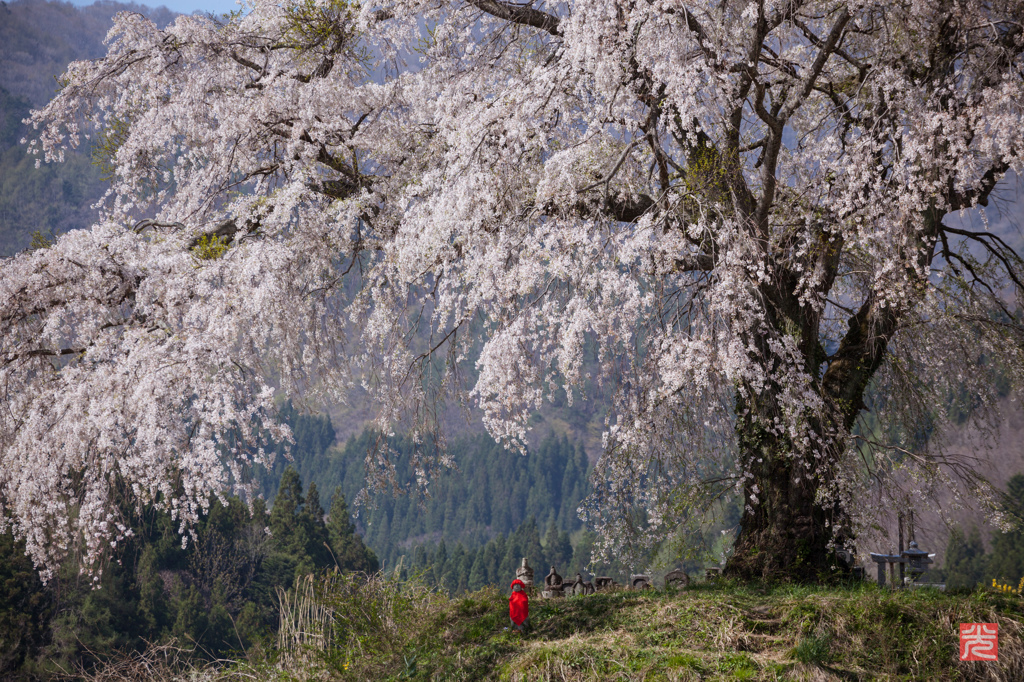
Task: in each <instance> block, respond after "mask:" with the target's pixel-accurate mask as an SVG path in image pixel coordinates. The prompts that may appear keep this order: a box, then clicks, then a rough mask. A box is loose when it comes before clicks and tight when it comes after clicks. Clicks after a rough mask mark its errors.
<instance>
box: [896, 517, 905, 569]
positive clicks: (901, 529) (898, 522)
mask: <svg viewBox="0 0 1024 682" xmlns="http://www.w3.org/2000/svg"><path fill="white" fill-rule="evenodd" d="M896 519H897V521H896V524H897V525H898V526H899V542H900V546H899V550H897V552H896V554H897V555H898V556H903V549H904V548H903V512H897V514H896ZM902 586H903V562H900V583H899V587H902Z"/></svg>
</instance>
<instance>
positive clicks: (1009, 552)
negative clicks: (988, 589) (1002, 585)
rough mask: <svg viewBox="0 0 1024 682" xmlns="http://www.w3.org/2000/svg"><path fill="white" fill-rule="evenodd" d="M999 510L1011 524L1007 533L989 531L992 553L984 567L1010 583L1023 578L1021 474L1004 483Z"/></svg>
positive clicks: (1023, 480) (1023, 496)
mask: <svg viewBox="0 0 1024 682" xmlns="http://www.w3.org/2000/svg"><path fill="white" fill-rule="evenodd" d="M1006 493H1007V494H1006V497H1005V498H1004V502H1003V511H1004V512H1005V513H1006V515H1007V517H1009V519H1010V521H1011V522H1012V523H1013V524H1014V528H1013V529H1012V530H1010V531H1009V532H1008V533H1000V532H998V531H996V532H994V533H993V534H992V555H991V557H990V558H989V564H988V570H989V574H990V576H991V577H992V578H995V579H997V580H1000V581H1004V582H1006V583H1010V584H1011V585H1013V586H1014V587H1016V586H1017V584H1018V582H1019V581H1020V579H1021V578H1024V474H1016V475H1015V476H1013V477H1012V478H1010V480H1009V481H1008V482H1007V484H1006Z"/></svg>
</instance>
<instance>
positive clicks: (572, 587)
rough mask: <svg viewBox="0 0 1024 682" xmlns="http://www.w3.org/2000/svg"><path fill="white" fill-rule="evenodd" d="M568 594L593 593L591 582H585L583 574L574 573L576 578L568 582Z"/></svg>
mask: <svg viewBox="0 0 1024 682" xmlns="http://www.w3.org/2000/svg"><path fill="white" fill-rule="evenodd" d="M566 591H568V593H569V594H571V595H574V596H577V595H583V594H594V585H593V583H589V582H585V581H584V580H583V576H582V575H580V574H579V573H577V574H576V579H575V580H573V581H572V582H571V583H569V587H568V588H567V590H566Z"/></svg>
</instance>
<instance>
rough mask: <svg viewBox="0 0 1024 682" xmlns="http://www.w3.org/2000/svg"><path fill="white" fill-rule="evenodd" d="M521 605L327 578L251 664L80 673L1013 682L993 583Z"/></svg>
mask: <svg viewBox="0 0 1024 682" xmlns="http://www.w3.org/2000/svg"><path fill="white" fill-rule="evenodd" d="M307 602H308V603H307ZM530 610H531V614H530V620H531V623H532V627H531V629H530V630H529V631H528V632H527V633H526V634H525V635H520V634H518V633H516V632H514V631H510V630H509V629H508V628H507V622H508V615H507V613H508V604H507V594H505V593H504V592H503V591H499V590H495V589H488V590H482V591H481V592H478V593H475V594H473V595H470V596H468V597H466V598H463V599H456V600H452V599H448V598H447V597H445V596H443V595H440V594H438V593H437V592H435V591H431V590H428V589H425V588H423V587H422V586H420V585H416V584H414V583H412V584H410V583H402V582H398V581H396V580H394V579H392V578H389V577H387V576H383V575H377V576H370V577H368V578H367V577H365V576H363V577H358V576H342V575H338V574H334V575H329V576H325V577H323V578H322V579H320V580H318V581H313V582H309V583H308V584H305V585H303V584H301V583H300V585H299V588H298V589H296V590H295V591H294V592H293V593H292V594H290V595H288V596H287V597H285V598H282V623H287V625H285V626H283V628H282V629H283V630H285V635H283V636H282V637H283V638H282V639H281V650H280V651H279V652H278V653H277V654H275V655H272V656H268V657H265V659H264V661H263V662H262V663H261V664H259V665H255V664H250V663H246V664H236V665H234V666H228V667H225V666H223V665H219V666H218V665H206V666H205V667H203V666H197V667H192V668H189V666H190V665H192V664H191V663H189V662H188V661H187V660H184V659H182V660H179V659H176V658H175V656H174V655H171V653H169V652H163V653H160V651H159V650H157V651H156V653H154V654H147V655H146V656H149V658H146V656H137V657H135V658H132V657H128V658H125V659H124V660H122V661H120V662H118V664H117V665H112V666H109V667H108V668H107V669H105V670H103V671H101V672H98V673H97V674H96V675H94V676H92V679H94V680H111V681H117V682H119V681H120V680H128V679H132V680H139V679H152V680H161V681H162V680H179V679H180V680H184V679H195V680H211V681H214V680H218V681H219V680H241V679H267V680H270V679H288V680H297V679H298V680H306V679H316V678H319V679H332V680H335V679H336V680H359V681H362V680H399V679H420V680H446V681H447V680H492V679H499V680H510V681H511V680H514V681H516V682H534V681H536V682H540V681H541V680H543V681H544V682H553V681H562V682H582V681H583V680H622V681H630V682H633V681H635V682H641V681H642V682H656V681H665V682H670V681H677V680H678V681H685V680H698V679H701V680H704V679H720V680H876V679H879V680H992V681H999V682H1021V681H1022V680H1024V625H1022V622H1024V600H1022V599H1021V598H1020V597H1019V596H1017V595H1006V594H1001V593H997V592H994V591H992V590H986V591H979V592H975V593H972V594H968V595H952V594H943V593H938V592H931V591H913V592H888V591H885V590H879V589H877V588H876V587H874V586H873V585H857V586H853V587H835V588H826V587H820V588H809V587H776V588H764V589H761V588H757V587H744V586H730V585H728V584H718V585H715V586H698V587H697V588H695V589H691V590H688V591H685V592H679V593H671V594H666V593H660V592H644V593H632V592H619V593H612V594H598V595H593V596H588V597H573V598H568V599H561V600H550V601H539V600H535V601H533V602H532V603H531V609H530ZM961 622H995V623H998V624H999V627H1000V637H999V661H998V662H996V663H964V662H961V661H960V660H959V656H958V653H959V652H958V639H959V637H958V636H959V624H960V623H961ZM157 654H159V655H157ZM160 656H163V659H161V658H160ZM119 666H120V667H119ZM183 673H187V674H183Z"/></svg>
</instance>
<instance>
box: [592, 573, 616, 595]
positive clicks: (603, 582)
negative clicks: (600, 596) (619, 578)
mask: <svg viewBox="0 0 1024 682" xmlns="http://www.w3.org/2000/svg"><path fill="white" fill-rule="evenodd" d="M616 585H617V583H616V582H615V581H614V580H612V579H611V578H609V577H608V576H606V575H602V576H599V577H597V578H594V589H595V590H597V591H598V592H603V591H605V590H610V589H612V588H613V587H615V586H616Z"/></svg>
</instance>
